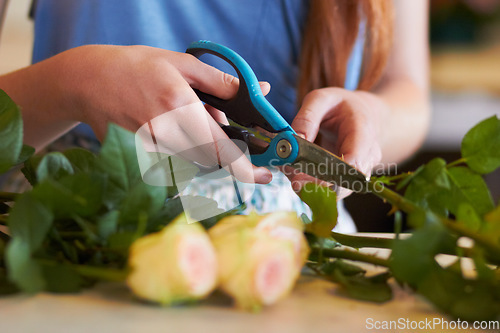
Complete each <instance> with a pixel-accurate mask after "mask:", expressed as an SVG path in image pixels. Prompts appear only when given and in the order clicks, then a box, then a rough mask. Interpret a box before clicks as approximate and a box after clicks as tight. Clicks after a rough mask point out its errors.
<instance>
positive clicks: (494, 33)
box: [0, 0, 500, 231]
mask: <svg viewBox="0 0 500 333" xmlns="http://www.w3.org/2000/svg"><path fill="white" fill-rule="evenodd" d="M384 1H385V0H384ZM410 1H412V0H410ZM416 1H419V0H416ZM30 3H31V0H11V1H10V4H9V8H8V12H7V17H6V20H5V22H4V27H3V31H2V35H1V36H0V38H1V39H0V42H1V43H0V74H2V73H6V72H10V71H12V70H15V69H17V68H20V67H23V66H26V65H28V64H29V63H30V60H31V47H32V42H33V32H32V25H33V23H32V22H31V21H30V20H29V19H28V12H29V7H30ZM429 27H430V29H429V35H430V42H431V73H430V74H431V75H430V77H431V84H432V107H433V119H432V124H431V128H430V131H429V135H428V138H427V140H426V142H425V144H424V146H423V147H422V149H421V150H420V152H419V153H418V154H417V155H416V156H415V157H414V158H412V159H411V160H409V161H407V162H406V163H404V164H403V165H401V166H400V168H399V170H398V172H401V171H404V170H414V169H415V168H416V167H418V166H419V165H421V164H422V163H425V162H427V161H429V160H430V159H432V158H434V157H436V156H440V157H443V158H444V159H446V160H447V161H453V160H455V159H457V158H458V157H459V154H460V142H461V139H462V137H463V135H464V134H465V133H466V132H467V131H468V130H469V129H470V128H471V127H472V126H473V125H475V124H476V123H478V122H479V121H481V120H483V119H485V118H487V117H490V116H492V115H494V114H496V115H498V116H500V0H431V5H430V20H429ZM486 180H487V183H488V185H489V187H490V189H491V191H492V194H493V198H494V200H495V203H497V204H498V202H499V199H500V172H495V173H493V174H491V175H488V176H487V179H486ZM346 206H347V207H348V209H349V211H350V212H351V214H352V215H353V217H354V219H355V221H356V223H357V224H358V228H359V230H360V231H392V230H393V221H392V218H391V217H388V216H387V213H388V211H389V209H390V207H389V206H388V205H385V204H383V203H382V202H381V201H380V200H379V199H377V198H375V197H373V196H367V195H352V196H351V197H349V198H348V199H346Z"/></svg>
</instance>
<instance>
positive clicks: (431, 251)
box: [390, 223, 456, 286]
mask: <svg viewBox="0 0 500 333" xmlns="http://www.w3.org/2000/svg"><path fill="white" fill-rule="evenodd" d="M455 243H456V239H455V238H453V237H452V236H451V235H450V234H449V233H448V232H447V230H446V229H445V228H444V227H443V226H442V225H441V224H439V223H426V224H425V225H424V226H422V227H421V228H420V229H418V230H416V231H414V232H413V234H412V236H411V237H409V238H407V239H396V240H394V243H393V244H394V245H393V247H392V253H391V257H390V263H391V264H390V268H391V272H392V273H393V275H394V277H395V278H396V279H397V280H398V281H400V282H406V283H408V284H409V285H410V286H416V285H418V283H419V281H421V280H422V279H424V278H425V277H426V276H427V275H428V274H430V272H431V271H432V270H433V269H435V268H436V267H437V263H436V262H435V260H434V257H435V256H436V254H438V253H440V252H445V253H446V252H448V251H447V250H451V251H453V250H454V249H455ZM451 253H453V252H451Z"/></svg>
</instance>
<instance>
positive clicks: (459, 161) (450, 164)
mask: <svg viewBox="0 0 500 333" xmlns="http://www.w3.org/2000/svg"><path fill="white" fill-rule="evenodd" d="M466 161H467V160H466V159H465V158H464V157H462V158H459V159H458V160H456V161H453V162H450V163H448V164H446V168H447V169H449V168H451V167H454V166H455V165H459V164H463V163H465V162H466Z"/></svg>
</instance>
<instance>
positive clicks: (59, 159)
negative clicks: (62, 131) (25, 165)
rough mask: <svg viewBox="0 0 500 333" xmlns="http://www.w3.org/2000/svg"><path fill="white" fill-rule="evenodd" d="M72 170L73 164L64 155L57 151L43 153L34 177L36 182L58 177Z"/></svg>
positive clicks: (70, 172)
mask: <svg viewBox="0 0 500 333" xmlns="http://www.w3.org/2000/svg"><path fill="white" fill-rule="evenodd" d="M73 172H74V170H73V166H72V165H71V163H70V162H69V161H68V159H67V158H66V156H64V155H63V154H62V153H59V152H52V153H48V154H47V155H45V156H44V157H43V158H42V159H41V160H40V163H39V164H38V166H37V167H36V177H37V180H38V182H42V181H44V180H46V179H49V178H52V179H55V180H57V179H59V178H61V177H64V176H66V175H69V174H72V173H73Z"/></svg>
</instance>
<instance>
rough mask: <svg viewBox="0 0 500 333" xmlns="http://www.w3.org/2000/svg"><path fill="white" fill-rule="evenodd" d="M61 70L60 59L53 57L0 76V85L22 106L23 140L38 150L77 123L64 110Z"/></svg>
mask: <svg viewBox="0 0 500 333" xmlns="http://www.w3.org/2000/svg"><path fill="white" fill-rule="evenodd" d="M63 72H64V66H63V64H62V63H61V59H59V58H53V59H48V60H46V61H43V62H41V63H38V64H35V65H32V66H28V67H26V68H23V69H20V70H17V71H15V72H12V73H9V74H5V75H2V76H0V88H1V89H3V90H4V91H5V92H6V93H7V94H8V95H9V96H10V97H11V98H12V99H13V100H14V102H15V103H16V104H17V105H19V106H20V108H21V112H22V116H23V122H24V142H25V143H26V144H29V145H31V146H33V147H35V148H36V149H37V150H38V149H41V148H43V147H44V146H46V145H47V144H48V143H50V142H51V141H53V140H54V139H56V138H57V137H59V136H60V135H62V134H63V133H65V132H66V131H68V130H70V129H71V128H72V127H74V126H75V125H76V124H77V122H76V121H75V120H72V119H71V116H69V112H67V110H68V109H70V108H71V105H70V101H69V99H68V96H66V95H65V89H66V88H65V86H66V87H67V86H68V82H64V80H61V78H63V77H64V75H63V74H64V73H63Z"/></svg>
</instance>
